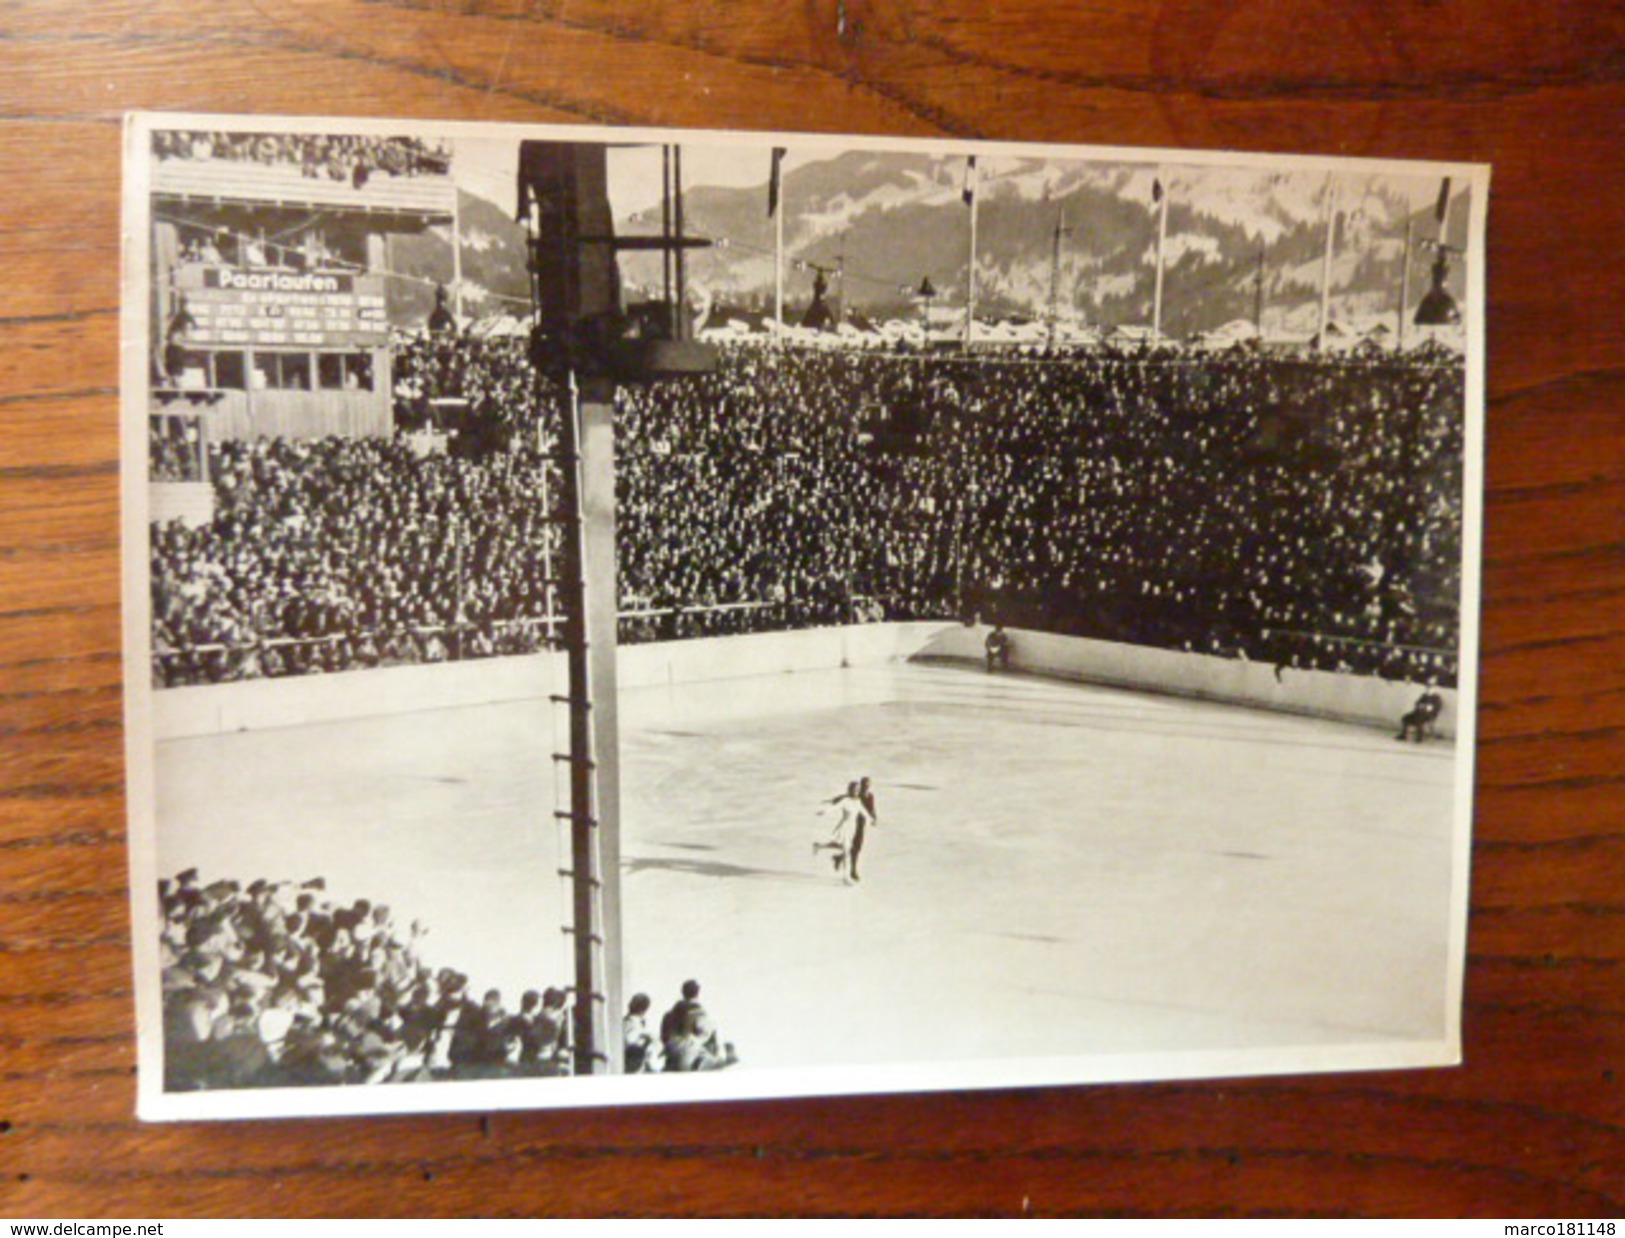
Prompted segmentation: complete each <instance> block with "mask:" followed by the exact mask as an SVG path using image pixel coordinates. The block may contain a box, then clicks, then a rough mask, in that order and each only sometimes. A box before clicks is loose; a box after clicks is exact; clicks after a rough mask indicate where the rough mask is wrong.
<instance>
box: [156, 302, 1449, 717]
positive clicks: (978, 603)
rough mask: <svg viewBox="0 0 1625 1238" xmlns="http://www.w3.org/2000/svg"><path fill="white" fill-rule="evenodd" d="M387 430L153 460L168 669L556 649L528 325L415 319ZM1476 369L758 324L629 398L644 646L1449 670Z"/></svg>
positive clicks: (242, 674) (631, 574)
mask: <svg viewBox="0 0 1625 1238" xmlns="http://www.w3.org/2000/svg"><path fill="white" fill-rule="evenodd" d="M393 374H394V405H395V425H396V430H397V432H396V435H395V436H394V437H393V438H337V437H333V438H318V439H297V440H296V439H287V438H262V439H250V440H238V441H226V442H216V443H209V444H207V445H203V444H200V443H199V442H197V441H195V436H193V437H191V438H188V437H187V434H186V431H185V429H184V426H183V425H182V423H180V422H174V421H166V420H165V419H162V418H155V419H154V423H153V424H154V441H153V452H152V467H153V476H154V479H155V480H160V481H162V480H186V479H193V480H196V479H198V478H206V479H207V480H208V481H209V483H210V484H211V485H212V487H213V489H214V513H215V514H214V518H213V520H212V521H211V522H207V523H203V524H201V525H198V526H195V527H194V526H189V525H187V524H184V523H181V522H174V523H171V524H167V525H162V526H155V527H154V528H153V530H152V542H151V563H152V577H151V583H152V600H153V677H154V682H155V683H156V685H157V686H160V687H171V686H179V685H189V684H199V683H210V682H220V681H228V680H240V679H247V678H256V677H262V676H287V675H299V674H312V673H330V672H336V671H347V670H353V669H360V668H367V667H374V666H383V665H392V664H404V663H418V662H436V661H447V660H458V659H465V658H479V657H489V656H496V655H503V654H515V653H528V652H533V651H536V650H540V649H544V648H546V647H548V645H549V643H550V641H551V640H552V639H553V638H554V637H555V635H556V632H555V629H554V619H553V615H552V612H551V610H550V605H549V593H548V578H549V576H550V575H551V572H552V561H553V556H554V553H555V550H556V544H557V542H556V539H557V526H556V525H555V524H554V523H553V520H552V514H553V513H552V512H551V510H550V506H549V505H550V503H551V501H552V499H551V496H553V495H554V494H556V490H557V487H556V485H554V484H553V478H554V473H553V470H554V468H555V462H554V460H553V457H552V454H551V451H552V444H553V435H552V430H551V427H552V426H553V425H554V424H555V419H556V417H557V416H558V414H559V411H560V409H561V407H562V398H563V397H562V393H561V392H559V391H556V390H550V389H547V388H545V387H539V386H538V384H537V383H536V381H535V376H534V375H533V373H532V372H531V370H530V368H529V365H528V363H527V360H526V356H525V345H524V342H523V340H521V339H519V338H513V337H481V336H479V335H477V334H474V333H441V334H421V335H413V336H404V335H403V336H401V337H399V338H398V339H397V341H396V344H395V348H394V356H393ZM1463 422H1464V418H1463V383H1462V371H1461V363H1460V361H1459V359H1452V358H1446V357H1439V356H1420V357H1406V358H1396V357H1393V356H1391V355H1388V356H1381V357H1365V358H1342V359H1332V358H1301V357H1299V358H1293V357H1272V356H1266V355H1261V354H1259V353H1256V352H1246V351H1240V350H1238V351H1236V352H1234V353H1231V354H1224V355H1220V356H1213V355H1204V356H1199V357H1198V356H1194V355H1187V354H1181V353H1174V352H1170V353H1162V354H1153V355H1139V356H1126V355H1118V354H1113V353H1108V352H1102V351H1098V350H1097V351H1078V352H1072V353H1065V354H1061V355H1045V356H1033V355H1021V354H1013V353H1004V354H1001V353H977V354H963V353H961V354H957V355H941V354H933V353H925V354H919V353H913V354H900V353H893V352H882V351H859V350H839V349H822V350H812V349H808V350H801V349H793V348H779V347H774V346H772V345H770V344H760V343H753V344H743V345H739V346H735V347H731V348H729V349H727V350H725V352H724V355H723V360H722V363H721V365H720V367H719V368H718V369H717V371H716V372H714V373H712V374H708V375H704V376H699V377H690V378H684V379H680V380H673V381H668V382H663V383H659V384H655V385H651V386H646V387H637V388H626V389H623V390H622V392H621V394H620V397H619V400H618V404H617V412H616V442H617V468H618V478H619V481H618V485H619V494H618V519H619V524H618V531H617V547H618V557H619V572H620V582H619V587H620V609H621V613H622V621H621V630H620V636H621V639H622V641H623V642H635V641H645V640H670V639H682V638H688V637H699V636H713V635H722V634H728V633H736V632H744V631H762V630H786V629H798V628H807V627H816V626H824V625H832V624H846V623H853V622H862V621H867V620H877V619H886V620H912V619H930V620H969V619H971V618H974V617H978V616H979V617H981V618H983V619H986V620H988V621H992V620H995V619H996V620H998V621H1001V622H1003V623H1005V624H1006V625H1009V626H1012V627H1018V628H1033V629H1040V630H1044V631H1049V632H1056V633H1063V634H1071V635H1079V636H1090V637H1096V638H1102V639H1107V640H1115V641H1126V642H1133V643H1138V644H1146V645H1152V646H1157V647H1162V648H1169V649H1177V650H1189V651H1194V652H1199V653H1204V654H1212V655H1218V656H1222V657H1229V658H1246V659H1250V660H1253V661H1259V662H1265V663H1268V664H1271V665H1274V666H1276V667H1280V668H1294V667H1295V668H1305V669H1307V668H1317V669H1327V670H1339V671H1346V672H1354V673H1359V674H1366V675H1379V676H1383V677H1385V678H1392V679H1406V680H1412V681H1418V682H1420V681H1423V680H1428V679H1433V680H1436V681H1437V682H1438V683H1440V684H1444V685H1449V684H1451V683H1453V682H1454V678H1455V672H1456V658H1455V652H1454V651H1455V648H1456V644H1457V632H1458V622H1459V604H1458V598H1459V595H1460V576H1459V574H1460V563H1461V558H1462V555H1461V536H1462V534H1461V530H1462V510H1461V494H1462V485H1461V477H1460V461H1461V459H1462V455H1463V452H1462V433H1463Z"/></svg>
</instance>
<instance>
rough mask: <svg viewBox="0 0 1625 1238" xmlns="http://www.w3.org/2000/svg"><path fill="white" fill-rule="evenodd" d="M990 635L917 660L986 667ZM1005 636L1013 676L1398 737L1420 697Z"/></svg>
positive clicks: (1070, 640)
mask: <svg viewBox="0 0 1625 1238" xmlns="http://www.w3.org/2000/svg"><path fill="white" fill-rule="evenodd" d="M990 631H992V629H991V628H990V627H988V626H986V625H977V626H974V627H969V626H963V625H959V624H955V625H953V626H951V627H945V628H940V629H939V630H938V631H937V633H936V634H935V635H934V636H932V637H930V638H929V639H928V640H927V641H926V643H925V644H924V645H923V646H922V647H921V648H920V649H919V651H918V652H917V653H916V654H915V657H917V658H919V659H921V660H924V661H949V662H974V663H977V664H978V665H982V666H985V665H986V651H985V646H984V642H985V641H986V640H987V634H988V633H989V632H990ZM1005 631H1006V634H1007V635H1008V636H1009V637H1010V669H1011V670H1012V671H1022V672H1026V673H1028V674H1034V675H1047V676H1050V677H1053V678H1058V679H1076V680H1080V681H1082V682H1086V683H1096V684H1103V685H1106V686H1109V687H1119V688H1132V689H1134V690H1135V691H1139V692H1160V693H1166V694H1168V695H1170V696H1185V697H1193V698H1195V699H1198V700H1206V701H1222V702H1225V703H1228V704H1234V705H1251V706H1255V707H1257V708H1260V709H1271V710H1275V711H1277V712H1280V713H1290V714H1305V715H1308V716H1310V717H1315V718H1330V719H1335V720H1337V721H1339V722H1354V723H1359V724H1361V725H1364V726H1379V727H1386V728H1387V729H1389V730H1391V731H1394V732H1395V733H1396V734H1397V732H1398V728H1399V720H1400V718H1401V717H1402V716H1403V715H1404V714H1406V713H1408V712H1409V711H1410V709H1411V707H1412V706H1413V705H1415V704H1416V698H1417V697H1418V696H1420V695H1421V694H1422V692H1423V687H1422V686H1421V685H1419V684H1413V683H1405V682H1402V681H1395V680H1391V679H1379V678H1377V677H1376V676H1374V675H1350V674H1339V673H1337V672H1335V671H1302V670H1293V669H1291V668H1284V669H1282V670H1281V672H1280V675H1279V677H1277V675H1276V668H1275V666H1274V665H1272V664H1270V663H1267V662H1249V661H1246V660H1245V659H1242V658H1218V657H1213V656H1211V655H1209V654H1198V653H1181V652H1178V651H1177V650H1172V649H1152V648H1148V647H1146V646H1143V645H1121V644H1116V643H1113V642H1111V641H1099V640H1088V639H1086V638H1083V637H1078V636H1055V635H1052V634H1050V633H1048V632H1028V631H1022V630H1018V629H1015V628H1007V629H1005ZM1438 692H1439V695H1440V697H1441V698H1443V700H1444V711H1443V712H1442V713H1441V714H1440V716H1439V720H1438V722H1437V723H1436V724H1435V725H1434V731H1435V732H1436V733H1437V734H1439V735H1443V736H1454V735H1455V732H1456V693H1455V691H1454V690H1453V689H1449V688H1440V689H1438Z"/></svg>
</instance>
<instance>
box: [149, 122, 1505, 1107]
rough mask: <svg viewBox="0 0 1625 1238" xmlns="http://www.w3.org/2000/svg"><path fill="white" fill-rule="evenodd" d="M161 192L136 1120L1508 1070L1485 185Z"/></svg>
mask: <svg viewBox="0 0 1625 1238" xmlns="http://www.w3.org/2000/svg"><path fill="white" fill-rule="evenodd" d="M125 164H126V179H125V237H124V304H123V307H122V314H123V333H124V335H123V339H124V342H123V373H122V409H123V476H122V481H123V504H124V577H125V579H124V607H125V634H124V653H125V707H126V723H127V725H126V733H127V737H128V738H127V761H128V788H129V813H130V871H131V883H130V889H131V902H132V915H133V923H134V930H135V931H134V938H133V940H134V952H133V953H134V960H133V966H134V971H135V992H136V999H137V1012H138V1023H139V1028H140V1043H139V1061H140V1072H139V1077H138V1083H139V1105H140V1114H141V1116H142V1117H143V1118H146V1119H150V1120H175V1119H194V1118H241V1117H274V1116H291V1115H301V1114H340V1113H372V1112H402V1111H420V1110H494V1109H504V1108H545V1107H576V1106H591V1105H608V1104H660V1103H671V1102H685V1101H695V1100H706V1099H738V1098H753V1097H786V1096H807V1095H833V1094H850V1093H875V1092H916V1091H946V1090H956V1089H981V1088H1003V1087H1032V1086H1056V1085H1083V1084H1095V1083H1107V1082H1121V1081H1130V1080H1164V1079H1186V1078H1214V1077H1240V1076H1253V1075H1277V1074H1303V1073H1318V1072H1334V1071H1358V1070H1377V1069H1381V1070H1392V1069H1402V1068H1423V1067H1445V1066H1450V1065H1454V1064H1456V1063H1458V1062H1459V1061H1460V1055H1461V1036H1460V1022H1461V988H1462V971H1463V965H1464V955H1465V939H1466V909H1467V887H1468V876H1469V874H1468V855H1469V847H1470V835H1471V790H1472V753H1473V737H1474V729H1473V721H1474V705H1475V684H1476V660H1477V652H1478V637H1477V626H1478V596H1479V581H1478V575H1479V541H1480V525H1481V492H1482V487H1483V476H1482V454H1483V448H1482V443H1483V424H1482V420H1483V369H1484V278H1485V272H1484V260H1483V253H1484V227H1485V219H1486V211H1487V201H1486V199H1487V195H1488V189H1489V174H1488V169H1487V168H1485V167H1483V166H1481V165H1464V164H1449V165H1446V164H1432V163H1419V162H1400V161H1392V162H1379V161H1374V160H1369V159H1361V160H1354V159H1341V158H1332V157H1326V156H1320V155H1316V154H1314V153H1305V154H1303V155H1292V156H1288V155H1276V154H1272V155H1248V154H1235V153H1219V152H1207V151H1183V150H1180V151H1176V150H1135V149H1124V148H1093V147H1090V148H1085V147H1063V146H1037V145H1019V144H1010V143H997V142H966V141H941V140H931V141H926V140H916V139H901V138H897V139H888V138H877V137H838V136H832V135H816V136H814V135H798V134H787V133H771V134H769V133H763V134H744V133H712V132H700V131H674V130H634V129H605V128H588V127H569V128H566V127H547V126H514V125H472V124H453V123H444V124H437V123H434V122H428V121H421V120H413V121H394V122H390V121H380V120H354V119H330V120H328V119H321V120H318V119H312V118H308V117H302V118H271V117H248V116H218V115H215V116H185V115H143V116H136V117H132V118H131V120H130V122H129V124H128V126H127V128H126V149H125Z"/></svg>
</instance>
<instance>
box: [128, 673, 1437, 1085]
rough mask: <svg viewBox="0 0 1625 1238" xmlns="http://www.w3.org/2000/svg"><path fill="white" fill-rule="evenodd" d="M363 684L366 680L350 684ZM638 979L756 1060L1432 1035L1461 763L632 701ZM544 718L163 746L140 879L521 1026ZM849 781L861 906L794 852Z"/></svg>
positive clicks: (817, 709)
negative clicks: (155, 820) (154, 879)
mask: <svg viewBox="0 0 1625 1238" xmlns="http://www.w3.org/2000/svg"><path fill="white" fill-rule="evenodd" d="M358 690H360V689H358ZM621 733H622V750H623V765H622V795H623V805H624V841H623V852H624V856H623V858H624V866H623V877H624V883H623V899H624V904H625V927H626V936H627V959H626V965H627V977H626V990H627V992H628V993H629V994H630V993H632V992H635V991H637V990H640V989H641V990H645V991H647V992H649V993H650V994H651V995H652V996H653V998H654V1000H655V1004H656V1010H657V1011H658V1010H659V1009H660V1008H662V1007H663V1006H665V1005H667V1004H669V1003H670V1002H671V1001H672V1000H673V999H674V997H675V995H676V989H677V986H678V985H679V984H680V983H681V981H682V980H683V979H684V978H686V977H688V976H695V977H698V978H699V979H700V980H701V981H702V982H703V984H704V998H705V1001H706V1004H707V1005H708V1006H709V1008H710V1009H711V1010H712V1012H713V1014H714V1015H715V1016H716V1017H717V1019H718V1021H719V1023H720V1024H721V1025H722V1028H723V1031H724V1034H725V1035H726V1036H727V1037H728V1038H729V1039H731V1040H733V1041H735V1042H736V1043H737V1044H738V1046H739V1051H740V1053H741V1055H742V1056H743V1058H744V1059H745V1062H746V1064H747V1065H760V1066H767V1065H772V1066H812V1065H821V1064H857V1063H866V1064H873V1063H887V1062H928V1061H943V1060H960V1061H964V1060H968V1059H972V1058H1011V1057H1047V1056H1052V1055H1055V1056H1068V1057H1072V1056H1077V1055H1090V1054H1103V1053H1141V1052H1160V1051H1164V1050H1229V1049H1251V1048H1260V1047H1272V1046H1296V1047H1302V1046H1315V1045H1333V1044H1336V1045H1342V1044H1373V1043H1383V1042H1409V1041H1438V1040H1439V1039H1441V1038H1442V1037H1443V1036H1444V1035H1445V1028H1446V1009H1445V1003H1446V999H1447V993H1446V989H1447V984H1446V970H1447V969H1446V950H1447V941H1448V925H1449V919H1450V908H1449V906H1448V903H1449V896H1450V858H1451V833H1452V817H1451V775H1452V757H1453V755H1454V753H1453V750H1452V748H1451V747H1450V746H1449V745H1448V744H1444V743H1431V744H1427V745H1421V746H1417V745H1412V744H1400V743H1396V742H1394V741H1393V739H1392V738H1391V736H1389V735H1384V734H1382V733H1379V732H1374V731H1366V730H1361V729H1357V728H1352V727H1347V726H1342V725H1338V724H1333V723H1322V722H1314V721H1308V720H1303V719H1296V718H1287V717H1282V716H1277V715H1271V714H1266V713H1260V712H1257V711H1252V710H1246V709H1238V708H1231V707H1226V706H1220V705H1210V704H1201V703H1194V702H1188V701H1178V700H1171V699H1167V698H1158V697H1150V696H1143V695H1138V694H1134V693H1128V692H1118V691H1111V690H1105V689H1098V688H1091V687H1085V686H1079V685H1075V684H1066V683H1058V682H1053V681H1048V680H1043V679H1036V678H1029V677H1024V676H987V675H985V674H983V673H982V672H981V671H979V670H970V669H960V668H949V667H927V666H917V665H905V666H887V667H871V668H859V669H853V670H845V671H831V672H812V673H798V674H793V675H778V676H771V677H764V678H761V679H754V680H736V681H727V682H719V683H706V684H697V685H689V686H683V687H678V688H669V689H638V690H635V691H627V692H623V694H622V699H621ZM553 747H554V735H553V723H552V718H551V714H550V711H549V707H548V706H546V705H545V704H539V703H538V704H505V705H492V706H487V707H482V708H476V709H457V710H442V711H436V712H425V713H418V714H409V715H398V716H392V717H382V718H371V719H362V720H357V721H350V722H341V723H327V724H320V725H312V726H307V727H300V728H289V729H281V730H272V731H262V732H245V733H239V734H233V735H227V736H221V737H215V738H206V739H187V740H176V741H169V742H166V743H164V744H161V745H160V747H159V753H158V801H159V802H158V808H159V823H160V825H159V862H160V871H161V872H164V873H168V874H173V873H175V872H176V871H178V870H180V869H183V868H186V867H188V866H192V865H196V866H198V867H200V868H201V869H202V870H203V878H204V880H205V881H206V882H207V881H209V880H213V879H215V878H217V877H223V876H231V877H237V878H240V879H242V880H244V881H247V880H249V879H251V878H253V877H256V876H264V877H271V878H285V879H292V880H295V881H297V880H301V879H303V878H306V877H310V876H315V875H318V874H319V875H324V876H325V877H326V878H327V879H328V883H329V893H330V895H331V896H333V897H334V898H335V899H336V900H338V901H343V902H348V901H349V900H350V899H353V898H356V897H367V898H370V899H372V900H373V901H375V902H379V901H382V902H387V903H389V904H390V905H391V906H392V908H393V909H394V912H395V916H396V919H397V921H398V922H399V923H401V924H403V925H404V924H405V923H406V922H407V921H409V920H411V919H413V918H417V919H420V920H422V921H423V922H424V923H425V924H428V925H429V926H431V930H432V931H431V933H430V936H429V937H428V938H426V939H425V942H424V946H423V953H424V955H425V956H426V958H427V959H428V961H430V962H431V963H433V964H435V965H442V964H449V965H452V966H456V967H458V968H460V969H461V970H464V971H466V972H468V973H469V974H470V975H471V977H472V979H473V982H474V985H475V986H476V988H481V989H483V988H484V987H487V986H493V987H498V988H501V989H502V991H503V994H504V996H505V997H506V998H507V999H508V1000H509V1002H510V1003H512V1002H514V1001H516V999H517V996H518V994H519V993H520V992H521V991H522V990H524V989H526V988H540V987H543V986H544V985H547V984H554V983H557V984H563V983H566V982H567V980H568V978H569V970H568V961H567V955H566V949H565V940H564V937H563V934H562V932H561V929H560V917H561V912H562V910H563V907H564V899H563V893H564V892H563V888H562V886H561V884H560V882H559V880H558V877H557V875H556V874H557V869H558V868H559V867H560V863H559V856H558V852H557V831H556V829H555V827H554V825H553V822H552V820H551V813H552V810H553V807H554V805H553V802H552V801H553V794H554V791H553V783H554V771H553V768H552V765H553V763H552V761H551V759H550V757H549V753H550V752H551V751H552V750H553ZM860 774H867V775H869V776H870V777H871V778H872V779H873V780H874V783H875V788H876V792H877V795H878V799H879V805H878V806H879V814H880V823H879V826H878V827H877V828H875V829H873V830H871V831H870V833H869V839H868V843H867V846H866V849H865V852H864V856H863V868H862V873H863V881H862V883H861V885H857V886H854V887H846V886H843V885H841V884H840V882H839V880H838V879H837V878H836V877H835V876H834V875H833V874H832V872H831V871H830V868H829V865H828V861H827V860H825V859H819V860H816V861H815V860H814V858H813V857H812V855H811V853H810V844H811V842H812V840H813V839H814V838H815V837H819V836H822V834H824V833H825V832H827V829H828V821H827V820H825V819H821V818H819V817H818V816H816V815H815V810H816V809H817V807H818V804H819V802H820V801H821V800H823V799H827V798H828V797H830V796H832V795H834V794H836V793H837V792H838V791H839V790H840V789H841V788H842V787H843V786H844V785H845V784H846V782H847V781H849V780H850V779H853V778H856V777H857V776H859V775H860Z"/></svg>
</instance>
